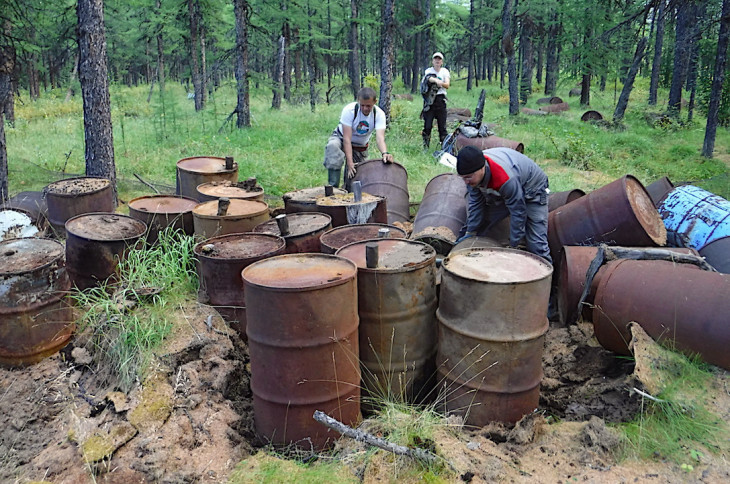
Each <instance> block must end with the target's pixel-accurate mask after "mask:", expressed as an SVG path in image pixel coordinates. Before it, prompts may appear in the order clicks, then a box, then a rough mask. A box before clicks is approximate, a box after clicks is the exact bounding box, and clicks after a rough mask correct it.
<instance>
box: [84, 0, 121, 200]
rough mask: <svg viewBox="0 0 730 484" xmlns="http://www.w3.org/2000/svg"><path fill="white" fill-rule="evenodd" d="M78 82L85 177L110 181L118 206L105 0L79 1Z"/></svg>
mask: <svg viewBox="0 0 730 484" xmlns="http://www.w3.org/2000/svg"><path fill="white" fill-rule="evenodd" d="M77 13H78V19H79V25H78V33H79V81H80V82H81V93H82V97H83V105H84V140H85V143H86V151H85V158H86V174H87V175H88V176H96V177H103V178H107V179H109V180H111V184H112V187H114V202H115V203H114V205H115V206H116V193H117V174H116V168H115V166H114V139H113V136H112V116H111V109H110V106H109V84H108V77H107V75H108V74H107V64H106V34H105V29H104V2H103V0H78V8H77Z"/></svg>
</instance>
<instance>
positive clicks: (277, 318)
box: [242, 254, 360, 449]
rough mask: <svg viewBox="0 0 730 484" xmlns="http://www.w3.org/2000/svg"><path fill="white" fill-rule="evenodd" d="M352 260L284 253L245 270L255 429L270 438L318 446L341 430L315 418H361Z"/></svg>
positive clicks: (346, 421)
mask: <svg viewBox="0 0 730 484" xmlns="http://www.w3.org/2000/svg"><path fill="white" fill-rule="evenodd" d="M356 275H357V267H356V266H355V264H354V263H352V262H351V261H349V260H347V259H345V258H342V257H337V256H334V255H325V254H287V255H280V256H276V257H272V258H269V259H266V260H262V261H259V262H255V263H253V264H251V265H250V266H248V267H246V268H245V269H244V270H243V273H242V276H243V283H244V287H245V293H246V296H245V300H246V319H247V327H246V333H247V335H248V344H249V353H250V356H251V390H252V392H253V411H254V423H255V427H256V433H257V434H258V435H259V437H260V438H262V439H264V440H267V441H270V442H271V443H273V444H274V445H289V444H292V443H293V444H294V445H297V446H301V447H306V448H307V449H311V448H315V449H322V448H324V447H326V446H327V445H329V444H331V443H332V441H333V440H334V439H336V438H337V437H338V436H339V434H337V433H336V432H335V431H332V430H330V429H328V428H327V427H326V426H324V425H322V424H320V423H317V422H316V421H314V420H313V419H312V415H313V414H314V411H315V410H321V411H323V412H324V413H326V414H327V415H329V416H331V417H333V418H336V419H337V420H339V421H340V422H343V423H344V424H345V425H353V424H357V422H358V420H359V418H360V364H359V360H358V357H359V349H358V316H357V284H356Z"/></svg>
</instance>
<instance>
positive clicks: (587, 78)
mask: <svg viewBox="0 0 730 484" xmlns="http://www.w3.org/2000/svg"><path fill="white" fill-rule="evenodd" d="M590 104H591V75H590V74H583V76H582V77H581V82H580V105H581V106H590Z"/></svg>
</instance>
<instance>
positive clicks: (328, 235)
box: [319, 223, 406, 254]
mask: <svg viewBox="0 0 730 484" xmlns="http://www.w3.org/2000/svg"><path fill="white" fill-rule="evenodd" d="M380 229H388V230H390V233H389V234H388V238H391V239H405V238H406V231H405V230H403V229H401V228H399V227H396V226H395V225H388V224H376V223H367V224H356V225H341V226H339V227H335V228H333V229H331V230H328V231H327V232H325V233H323V234H322V237H320V239H319V240H320V241H321V242H322V249H323V250H322V251H323V252H327V253H330V254H334V253H335V252H336V251H337V249H339V248H341V247H344V246H346V245H348V244H352V243H353V242H359V241H361V240H367V239H377V238H378V232H379V231H380Z"/></svg>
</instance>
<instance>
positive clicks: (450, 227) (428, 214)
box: [411, 173, 466, 255]
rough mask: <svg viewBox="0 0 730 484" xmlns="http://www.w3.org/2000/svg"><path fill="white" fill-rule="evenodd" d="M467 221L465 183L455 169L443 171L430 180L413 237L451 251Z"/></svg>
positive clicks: (419, 209) (440, 250) (419, 210)
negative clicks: (454, 171)
mask: <svg viewBox="0 0 730 484" xmlns="http://www.w3.org/2000/svg"><path fill="white" fill-rule="evenodd" d="M464 224H466V184H465V183H464V180H462V179H461V177H460V176H459V175H457V174H456V173H443V174H441V175H437V176H435V177H433V178H432V179H431V181H429V182H428V185H426V189H425V191H424V193H423V199H422V200H421V205H420V206H419V207H418V212H417V213H416V218H415V220H414V221H413V233H412V234H411V239H414V240H420V241H422V242H426V243H427V244H429V245H431V246H433V248H434V249H436V252H438V253H439V254H444V255H445V254H448V253H449V251H450V250H451V248H452V247H453V246H454V242H456V239H457V238H458V237H459V231H460V230H461V228H462V227H463V226H464Z"/></svg>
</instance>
